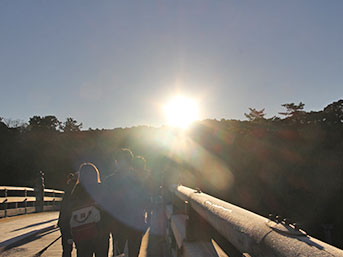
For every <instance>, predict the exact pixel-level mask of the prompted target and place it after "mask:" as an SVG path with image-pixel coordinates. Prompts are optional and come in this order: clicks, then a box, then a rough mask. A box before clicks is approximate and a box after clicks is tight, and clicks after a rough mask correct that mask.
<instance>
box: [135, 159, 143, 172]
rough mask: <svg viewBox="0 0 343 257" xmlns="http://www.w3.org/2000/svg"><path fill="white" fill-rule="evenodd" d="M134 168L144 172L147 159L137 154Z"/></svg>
mask: <svg viewBox="0 0 343 257" xmlns="http://www.w3.org/2000/svg"><path fill="white" fill-rule="evenodd" d="M133 168H134V169H135V170H136V171H138V172H144V171H145V170H146V161H145V159H144V157H143V156H136V157H135V158H134V159H133Z"/></svg>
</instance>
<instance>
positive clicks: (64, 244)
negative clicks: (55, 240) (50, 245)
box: [61, 229, 73, 257]
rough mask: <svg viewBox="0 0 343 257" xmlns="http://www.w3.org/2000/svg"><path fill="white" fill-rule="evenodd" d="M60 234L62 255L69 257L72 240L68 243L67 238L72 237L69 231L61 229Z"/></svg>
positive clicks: (71, 249)
mask: <svg viewBox="0 0 343 257" xmlns="http://www.w3.org/2000/svg"><path fill="white" fill-rule="evenodd" d="M61 235H62V249H63V252H62V257H71V252H72V251H73V242H71V244H69V243H68V239H72V236H71V235H70V233H66V232H64V231H63V230H62V229H61Z"/></svg>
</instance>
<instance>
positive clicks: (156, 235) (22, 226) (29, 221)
mask: <svg viewBox="0 0 343 257" xmlns="http://www.w3.org/2000/svg"><path fill="white" fill-rule="evenodd" d="M57 219H58V212H43V213H35V214H27V215H20V216H15V217H9V218H4V219H0V231H1V234H0V256H19V255H20V256H34V255H35V254H36V253H38V252H39V251H40V250H42V249H43V248H44V247H45V246H47V245H49V244H50V243H51V242H52V241H54V240H55V239H57V238H58V237H59V236H60V231H59V229H58V228H57V227H56V224H57ZM162 231H163V218H161V211H158V210H156V211H155V215H154V216H153V217H152V221H151V226H150V228H148V230H147V231H146V233H145V235H144V237H143V239H142V244H141V250H140V255H139V256H140V257H145V256H163V242H162V241H161V240H163V237H162V236H161V233H163V232H162ZM111 242H112V240H110V249H109V256H112V254H111V253H112V244H111ZM8 246H9V249H6V247H8ZM1 252H2V253H1ZM41 256H51V257H55V256H56V257H57V256H62V246H61V239H59V240H58V241H56V242H55V243H54V244H53V245H52V246H51V247H49V248H48V249H47V250H46V251H45V252H44V253H43V254H42V255H41ZM72 256H76V251H75V250H74V251H73V255H72Z"/></svg>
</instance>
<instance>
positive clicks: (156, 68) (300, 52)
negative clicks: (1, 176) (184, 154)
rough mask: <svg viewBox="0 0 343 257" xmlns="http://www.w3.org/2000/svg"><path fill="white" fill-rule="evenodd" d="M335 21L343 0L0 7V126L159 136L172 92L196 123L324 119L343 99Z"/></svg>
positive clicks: (341, 48)
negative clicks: (196, 115)
mask: <svg viewBox="0 0 343 257" xmlns="http://www.w3.org/2000/svg"><path fill="white" fill-rule="evenodd" d="M342 13H343V1H342V0H337V1H334V0H330V1H324V0H321V1H316V0H307V1H305V0H302V1H299V0H295V1H291V0H287V1H281V0H280V1H278V0H270V1H262V0H260V1H257V0H251V1H243V0H237V1H229V0H208V1H202V0H183V1H176V0H173V1H172V0H169V1H146V0H144V1H124V0H123V1H119V0H113V1H86V0H79V1H69V0H65V1H63V0H55V1H53V0H51V1H47V0H42V1H39V0H26V1H19V0H0V89H1V91H0V116H2V117H6V118H13V119H22V120H25V121H27V120H28V118H29V117H32V116H33V115H50V114H52V115H56V116H57V118H58V119H59V120H61V121H63V120H64V119H65V118H66V117H69V116H71V117H73V118H75V119H76V120H78V121H79V122H83V123H84V128H85V129H87V128H88V127H92V128H115V127H131V126H134V125H152V126H160V125H161V124H164V123H165V120H164V117H163V114H162V112H161V108H160V106H161V105H163V104H164V103H165V102H166V101H167V100H168V99H169V98H170V97H171V96H173V95H174V94H177V93H182V94H185V95H187V96H190V97H194V98H196V99H197V100H198V101H199V104H200V108H201V110H200V118H201V119H203V118H217V119H221V118H226V119H244V112H248V107H254V108H257V109H259V108H265V110H266V113H267V117H271V116H273V115H277V112H279V111H282V107H281V106H280V105H281V104H283V103H289V102H296V103H298V102H300V101H302V102H304V103H305V109H306V110H320V109H322V108H323V107H324V106H326V105H327V104H329V103H331V102H333V101H336V100H338V99H340V98H342V97H343V15H342Z"/></svg>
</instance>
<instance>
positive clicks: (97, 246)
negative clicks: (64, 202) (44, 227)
mask: <svg viewBox="0 0 343 257" xmlns="http://www.w3.org/2000/svg"><path fill="white" fill-rule="evenodd" d="M78 174H79V175H78V179H77V182H76V185H75V187H74V188H73V190H72V192H71V195H70V198H69V204H68V208H67V209H68V214H69V217H68V218H66V219H67V220H69V222H70V227H71V233H72V237H73V241H74V242H75V245H76V249H77V256H78V257H91V256H93V254H95V256H96V257H107V256H108V248H109V230H108V229H107V226H106V225H107V224H106V216H105V214H104V212H103V210H102V208H101V206H100V204H99V202H102V200H103V188H102V184H101V181H100V174H99V171H98V169H97V168H96V166H95V165H94V164H92V163H83V164H82V165H81V166H80V168H79V172H78Z"/></svg>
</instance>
